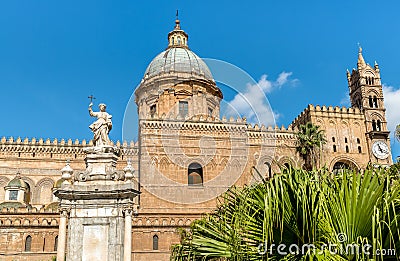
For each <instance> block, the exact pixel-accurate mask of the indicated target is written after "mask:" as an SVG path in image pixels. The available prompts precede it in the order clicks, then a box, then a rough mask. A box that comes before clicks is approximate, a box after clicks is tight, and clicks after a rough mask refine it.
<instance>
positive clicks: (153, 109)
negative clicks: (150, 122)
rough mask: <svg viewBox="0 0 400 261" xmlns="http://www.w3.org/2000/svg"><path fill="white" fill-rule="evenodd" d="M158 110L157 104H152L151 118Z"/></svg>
mask: <svg viewBox="0 0 400 261" xmlns="http://www.w3.org/2000/svg"><path fill="white" fill-rule="evenodd" d="M156 110H157V107H156V105H155V104H153V105H151V106H150V117H151V118H154V115H155V114H156Z"/></svg>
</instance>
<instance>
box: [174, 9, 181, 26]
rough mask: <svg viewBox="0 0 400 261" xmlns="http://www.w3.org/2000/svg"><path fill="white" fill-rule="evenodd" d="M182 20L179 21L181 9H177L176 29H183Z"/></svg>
mask: <svg viewBox="0 0 400 261" xmlns="http://www.w3.org/2000/svg"><path fill="white" fill-rule="evenodd" d="M180 24H181V22H180V21H179V10H178V9H177V10H176V19H175V30H180V29H181V25H180Z"/></svg>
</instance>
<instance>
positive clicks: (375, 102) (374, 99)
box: [373, 96, 378, 108]
mask: <svg viewBox="0 0 400 261" xmlns="http://www.w3.org/2000/svg"><path fill="white" fill-rule="evenodd" d="M373 105H374V108H378V98H376V96H374V98H373Z"/></svg>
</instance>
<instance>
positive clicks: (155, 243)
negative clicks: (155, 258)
mask: <svg viewBox="0 0 400 261" xmlns="http://www.w3.org/2000/svg"><path fill="white" fill-rule="evenodd" d="M158 240H159V237H158V235H153V250H158Z"/></svg>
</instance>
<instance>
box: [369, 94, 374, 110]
mask: <svg viewBox="0 0 400 261" xmlns="http://www.w3.org/2000/svg"><path fill="white" fill-rule="evenodd" d="M368 103H369V107H370V108H373V107H374V103H373V102H372V97H371V96H369V97H368Z"/></svg>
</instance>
